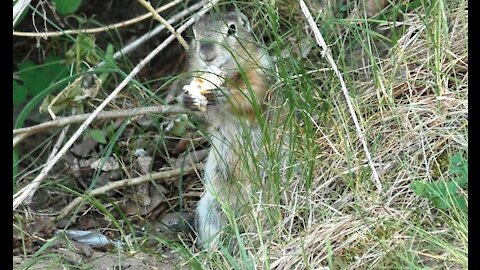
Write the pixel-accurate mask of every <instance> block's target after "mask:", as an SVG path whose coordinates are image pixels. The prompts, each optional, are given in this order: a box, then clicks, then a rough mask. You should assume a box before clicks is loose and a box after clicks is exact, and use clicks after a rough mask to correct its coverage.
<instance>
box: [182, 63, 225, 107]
mask: <svg viewBox="0 0 480 270" xmlns="http://www.w3.org/2000/svg"><path fill="white" fill-rule="evenodd" d="M224 83H225V78H224V72H223V71H222V70H221V69H220V68H218V67H215V66H211V67H209V70H208V71H207V72H204V73H202V74H201V75H200V76H198V77H196V78H194V79H193V80H192V81H191V82H190V84H188V85H185V86H184V87H183V90H185V91H186V92H187V93H188V94H189V95H190V97H191V98H192V99H193V102H194V104H195V106H196V107H197V108H198V109H199V110H200V111H202V112H205V111H207V104H208V100H207V97H206V96H205V94H206V93H208V92H209V91H211V90H212V89H216V88H219V87H220V86H222V85H223V84H224Z"/></svg>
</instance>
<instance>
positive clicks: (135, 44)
mask: <svg viewBox="0 0 480 270" xmlns="http://www.w3.org/2000/svg"><path fill="white" fill-rule="evenodd" d="M208 3H209V0H204V1H200V2H198V3H196V4H194V5H192V6H191V7H189V8H187V9H185V10H184V11H182V12H179V13H178V14H176V15H175V16H172V17H171V18H170V19H168V20H167V22H168V23H169V24H172V23H174V22H176V21H178V20H180V19H181V18H183V17H185V16H187V15H188V14H190V13H191V12H194V11H196V10H198V9H200V8H201V7H203V6H205V5H207V4H208ZM163 29H165V25H163V24H160V25H158V26H157V27H155V28H154V29H153V30H152V31H150V32H148V33H146V34H144V35H143V36H141V37H139V38H138V39H136V40H135V41H133V42H132V43H130V44H128V45H126V46H125V47H123V48H122V49H121V50H120V51H118V52H116V53H114V54H113V58H114V59H118V58H120V57H121V56H124V55H126V54H128V53H130V52H131V51H133V50H134V49H136V48H137V47H138V46H140V45H142V44H143V43H144V42H146V41H147V40H149V39H151V38H152V37H154V36H155V35H157V34H158V33H160V32H161V31H162V30H163ZM103 65H105V61H102V62H100V63H99V64H97V66H95V68H99V67H101V66H103Z"/></svg>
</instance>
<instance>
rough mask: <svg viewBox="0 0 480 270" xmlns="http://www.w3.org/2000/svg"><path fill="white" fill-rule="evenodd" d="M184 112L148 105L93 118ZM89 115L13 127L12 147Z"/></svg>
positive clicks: (182, 110)
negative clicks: (38, 134)
mask: <svg viewBox="0 0 480 270" xmlns="http://www.w3.org/2000/svg"><path fill="white" fill-rule="evenodd" d="M184 112H187V110H186V109H185V108H184V107H181V106H169V105H163V106H150V107H141V108H133V109H126V110H115V111H107V112H101V113H99V114H98V115H97V117H96V118H95V120H103V119H109V118H121V117H127V116H137V115H144V114H152V113H184ZM90 115H91V114H90V113H86V114H79V115H73V116H68V117H61V118H57V119H55V120H52V121H48V122H45V123H41V124H38V125H35V126H31V127H26V128H19V129H14V130H13V135H16V134H18V135H17V136H15V137H14V138H13V147H15V146H16V145H17V144H18V143H20V142H21V141H22V140H23V139H25V138H27V137H29V136H31V135H33V134H35V133H37V132H40V131H42V130H45V129H49V128H53V127H63V126H65V125H68V124H73V123H78V122H82V121H85V120H86V119H87V118H88V117H89V116H90Z"/></svg>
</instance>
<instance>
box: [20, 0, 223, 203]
mask: <svg viewBox="0 0 480 270" xmlns="http://www.w3.org/2000/svg"><path fill="white" fill-rule="evenodd" d="M218 1H219V0H214V1H210V2H209V3H208V4H207V5H206V6H205V7H204V8H203V9H202V10H200V11H199V12H197V14H196V16H197V17H200V16H202V15H203V14H205V13H206V12H207V11H208V10H209V9H210V8H212V6H213V5H214V4H216V3H217V2H218ZM195 18H196V17H195V16H193V17H192V18H190V19H189V20H188V21H187V22H185V23H184V24H183V25H182V26H181V27H179V28H178V32H179V33H182V32H183V31H185V30H186V29H187V28H188V27H189V26H191V25H192V24H193V23H194V22H195ZM174 39H175V36H174V35H173V34H172V35H170V36H169V37H168V38H167V39H166V40H165V41H163V42H162V43H161V44H160V45H159V46H158V47H157V48H155V49H154V50H153V51H152V52H151V53H150V54H149V55H147V56H146V57H145V58H144V59H143V60H142V61H141V62H140V63H139V64H138V65H137V66H135V68H134V69H133V70H132V71H131V72H130V73H129V74H128V75H127V77H126V78H125V79H124V80H123V81H122V82H121V83H120V84H119V85H118V86H117V88H115V90H113V92H112V93H111V94H110V95H109V96H108V97H107V98H106V99H105V100H104V101H103V102H102V103H101V104H100V105H99V106H98V107H97V108H96V109H95V111H93V113H92V114H91V115H90V116H89V117H88V118H87V120H85V122H83V124H82V125H81V126H80V127H79V128H78V129H77V131H75V133H74V134H73V135H72V137H71V138H70V139H69V140H68V141H67V142H66V143H65V145H64V146H63V147H62V149H60V151H58V153H57V154H56V155H55V157H54V158H52V160H50V161H49V162H48V163H47V164H46V165H45V168H44V169H43V170H42V171H41V172H40V174H39V175H38V176H37V177H36V178H35V179H34V180H33V181H34V182H36V181H38V182H41V181H42V180H43V179H44V178H45V177H46V176H47V174H48V172H49V171H50V170H51V169H52V167H53V166H54V165H55V163H57V161H58V160H59V159H60V158H61V157H62V156H63V155H64V154H65V153H66V152H67V150H68V149H69V148H70V147H71V146H72V145H73V143H74V142H75V141H76V140H77V139H78V137H80V135H81V134H82V133H83V132H84V131H85V130H86V129H87V127H88V126H89V125H90V123H91V122H92V121H93V119H95V118H96V117H97V115H98V114H99V113H100V112H101V111H102V110H103V108H105V106H107V104H108V103H110V101H112V100H113V99H114V98H115V97H116V96H117V95H118V93H120V91H121V90H122V89H123V88H124V87H125V86H126V85H127V84H128V83H129V82H130V81H131V80H132V79H133V77H134V76H135V75H136V74H137V73H138V72H139V71H140V70H141V69H142V68H143V67H144V66H145V65H146V64H147V63H148V62H149V61H150V60H151V59H152V58H153V57H154V56H155V55H157V54H158V53H159V52H160V51H161V50H163V49H164V48H165V47H167V45H168V44H170V42H172V41H173V40H174ZM16 195H17V194H16ZM19 197H20V196H19ZM21 197H22V199H14V201H13V210H15V209H16V208H17V207H18V206H19V205H20V204H21V203H22V202H23V200H24V196H21Z"/></svg>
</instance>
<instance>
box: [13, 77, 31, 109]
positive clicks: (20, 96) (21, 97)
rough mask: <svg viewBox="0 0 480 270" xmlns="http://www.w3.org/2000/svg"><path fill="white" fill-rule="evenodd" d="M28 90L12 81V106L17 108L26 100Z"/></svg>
mask: <svg viewBox="0 0 480 270" xmlns="http://www.w3.org/2000/svg"><path fill="white" fill-rule="evenodd" d="M27 93H28V89H27V87H25V86H24V85H20V84H18V83H17V81H16V80H13V105H14V106H18V105H20V104H21V103H22V102H24V101H25V98H27Z"/></svg>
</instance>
